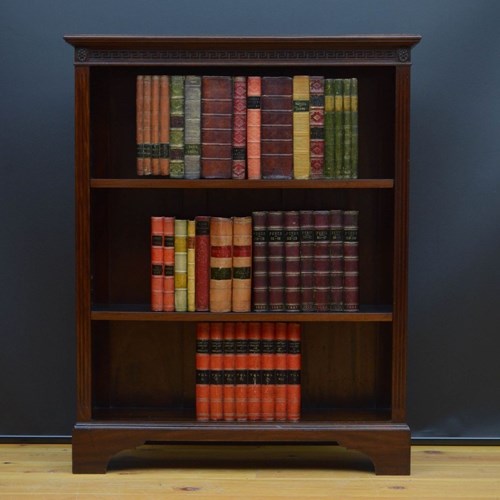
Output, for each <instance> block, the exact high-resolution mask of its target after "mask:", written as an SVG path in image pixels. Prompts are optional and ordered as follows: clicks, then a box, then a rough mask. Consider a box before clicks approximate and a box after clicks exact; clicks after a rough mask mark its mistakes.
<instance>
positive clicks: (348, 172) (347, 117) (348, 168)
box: [342, 78, 352, 179]
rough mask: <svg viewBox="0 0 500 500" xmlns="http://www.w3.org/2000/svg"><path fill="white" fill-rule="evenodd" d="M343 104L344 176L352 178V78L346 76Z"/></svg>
mask: <svg viewBox="0 0 500 500" xmlns="http://www.w3.org/2000/svg"><path fill="white" fill-rule="evenodd" d="M342 96H343V105H344V112H343V113H342V114H343V116H344V151H343V152H344V156H343V162H342V177H343V178H344V179H350V178H352V165H351V150H352V136H351V132H352V130H351V79H350V78H345V79H344V81H343V94H342Z"/></svg>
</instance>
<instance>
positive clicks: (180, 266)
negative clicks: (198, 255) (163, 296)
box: [174, 219, 187, 312]
mask: <svg viewBox="0 0 500 500" xmlns="http://www.w3.org/2000/svg"><path fill="white" fill-rule="evenodd" d="M174 250H175V264H174V266H175V279H174V283H175V310H176V311H177V312H185V311H187V220H184V219H175V239H174Z"/></svg>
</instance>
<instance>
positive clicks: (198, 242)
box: [194, 215, 210, 311]
mask: <svg viewBox="0 0 500 500" xmlns="http://www.w3.org/2000/svg"><path fill="white" fill-rule="evenodd" d="M194 220H195V233H196V235H195V251H194V257H195V265H194V272H195V278H194V279H195V284H194V285H195V286H194V289H195V295H194V297H195V306H196V310H197V311H209V310H210V302H209V290H210V217H208V216H205V215H198V216H196V217H195V219H194Z"/></svg>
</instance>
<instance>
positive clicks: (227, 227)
mask: <svg viewBox="0 0 500 500" xmlns="http://www.w3.org/2000/svg"><path fill="white" fill-rule="evenodd" d="M232 268H233V223H232V220H231V219H225V218H223V217H211V218H210V311H211V312H230V311H231V290H232V287H231V275H232Z"/></svg>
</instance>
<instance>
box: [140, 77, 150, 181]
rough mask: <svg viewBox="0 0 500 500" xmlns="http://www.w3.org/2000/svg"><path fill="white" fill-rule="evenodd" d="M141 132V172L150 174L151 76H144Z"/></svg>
mask: <svg viewBox="0 0 500 500" xmlns="http://www.w3.org/2000/svg"><path fill="white" fill-rule="evenodd" d="M143 110H144V113H143V115H142V133H143V151H144V156H143V161H142V165H143V174H144V175H151V156H152V147H151V76H149V75H146V76H144V97H143Z"/></svg>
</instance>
